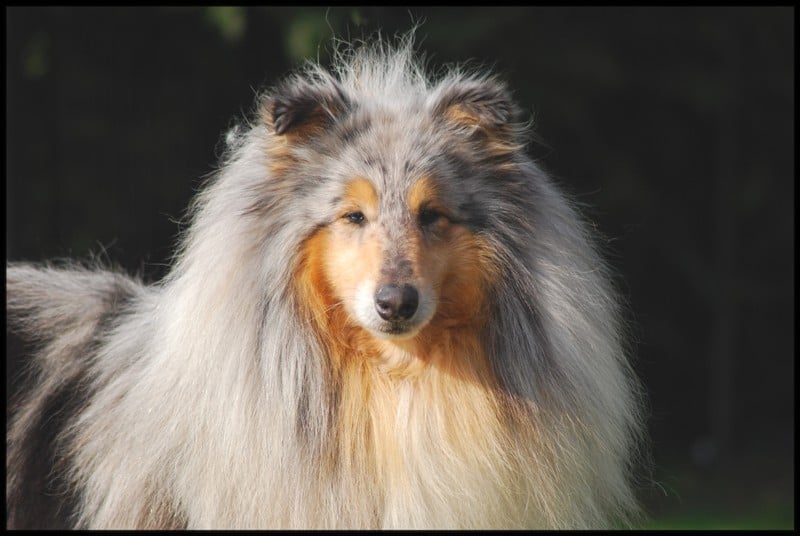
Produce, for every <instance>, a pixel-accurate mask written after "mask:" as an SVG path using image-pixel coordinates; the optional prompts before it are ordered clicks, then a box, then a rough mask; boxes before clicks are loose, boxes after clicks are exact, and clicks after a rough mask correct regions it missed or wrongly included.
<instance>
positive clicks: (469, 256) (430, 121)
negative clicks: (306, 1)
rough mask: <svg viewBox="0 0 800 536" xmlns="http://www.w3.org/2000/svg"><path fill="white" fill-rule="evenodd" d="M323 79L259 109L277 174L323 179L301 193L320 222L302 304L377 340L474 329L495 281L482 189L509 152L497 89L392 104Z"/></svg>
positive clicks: (310, 244) (309, 250) (490, 187)
mask: <svg viewBox="0 0 800 536" xmlns="http://www.w3.org/2000/svg"><path fill="white" fill-rule="evenodd" d="M329 82H330V84H331V85H329V86H322V87H316V88H314V89H313V91H312V90H311V89H309V88H307V87H305V88H302V89H303V90H304V93H302V94H300V93H297V92H296V91H297V90H296V88H294V87H293V86H289V87H288V88H284V90H283V94H282V95H279V96H277V97H273V98H272V99H271V100H269V101H268V102H267V104H266V107H265V108H266V111H265V122H266V123H267V125H268V126H269V127H270V128H271V129H272V131H273V141H274V142H275V145H274V146H273V148H272V149H271V156H272V158H273V161H272V165H273V172H274V173H275V174H276V175H281V176H286V175H287V174H294V175H293V179H291V180H293V181H296V182H303V181H309V179H308V177H315V178H317V177H319V178H322V180H318V181H317V182H314V183H313V186H306V190H307V191H309V192H312V193H308V194H307V195H308V198H313V199H314V204H315V205H316V206H315V207H314V208H315V210H316V213H317V214H322V216H318V218H319V219H320V223H318V224H317V225H316V228H315V230H314V231H313V232H312V234H311V236H310V237H309V238H308V239H307V240H306V241H305V245H304V247H303V252H302V254H301V256H300V259H301V260H300V263H299V264H300V268H299V271H300V273H301V277H300V279H301V280H303V281H305V282H306V283H304V285H305V286H304V287H303V288H304V289H305V290H303V291H302V293H303V296H302V299H303V301H305V302H307V303H310V304H311V308H312V309H314V310H315V311H317V312H316V313H315V314H316V315H317V316H318V317H319V319H320V320H321V321H326V320H325V318H324V317H331V318H335V319H336V320H335V321H334V323H335V324H336V325H338V326H339V328H342V327H343V326H347V327H357V328H359V329H361V330H363V331H364V332H366V333H368V334H369V335H370V336H372V337H373V338H376V339H383V340H390V341H402V340H407V339H412V338H414V337H417V336H419V335H421V334H425V333H426V332H427V333H428V334H429V335H430V336H433V337H435V336H436V334H437V332H438V330H442V329H453V328H455V329H458V328H474V327H475V326H476V324H479V323H480V318H481V315H482V314H483V311H484V305H485V298H486V293H487V288H488V287H489V286H490V284H491V280H492V278H493V277H494V275H493V266H494V263H493V261H492V255H491V254H490V251H491V248H489V247H488V246H487V243H486V241H485V234H484V233H483V231H484V230H485V229H486V226H487V222H489V221H490V220H491V218H492V216H491V214H490V211H491V210H492V209H493V207H492V200H491V199H492V195H491V194H487V192H491V191H496V190H497V189H498V188H499V185H498V183H499V181H498V180H497V179H496V177H494V176H493V172H494V171H495V170H497V169H499V168H500V166H501V165H504V163H507V161H508V159H507V158H506V157H507V156H508V154H509V153H510V152H512V151H513V148H512V147H511V144H510V143H509V141H508V137H507V134H508V130H507V129H506V128H505V127H506V123H504V121H506V120H507V117H505V115H507V114H505V112H503V106H505V105H504V104H502V103H500V104H498V102H500V100H501V99H500V96H498V91H500V90H498V88H497V87H496V86H494V85H491V84H490V85H489V86H487V87H473V86H468V87H456V88H449V91H439V92H438V93H434V94H433V95H423V96H418V98H416V99H407V100H406V101H405V103H404V104H403V105H395V104H394V103H391V102H387V101H386V100H384V101H380V100H378V101H377V103H376V101H375V100H374V99H371V100H370V99H365V101H364V102H359V101H357V100H356V98H357V97H358V95H355V96H354V95H347V94H346V92H345V90H344V89H342V88H341V87H338V86H337V85H336V84H335V83H334V82H332V81H329ZM503 102H504V101H503ZM497 108H500V111H498V109H497ZM501 116H502V117H501ZM490 183H491V184H490ZM481 198H485V199H484V200H482V199H481ZM301 286H302V285H301ZM328 325H329V326H330V322H328Z"/></svg>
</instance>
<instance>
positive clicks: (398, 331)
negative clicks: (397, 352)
mask: <svg viewBox="0 0 800 536" xmlns="http://www.w3.org/2000/svg"><path fill="white" fill-rule="evenodd" d="M421 328H422V326H421V325H419V324H410V323H406V322H382V323H381V324H380V325H378V326H373V327H371V328H367V329H369V331H370V333H372V335H374V336H375V337H376V338H378V339H384V340H389V341H399V340H406V339H411V338H413V337H414V336H416V334H417V333H419V330H420V329H421Z"/></svg>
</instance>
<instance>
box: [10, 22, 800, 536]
mask: <svg viewBox="0 0 800 536" xmlns="http://www.w3.org/2000/svg"><path fill="white" fill-rule="evenodd" d="M416 22H421V23H422V24H421V27H420V28H419V30H418V31H417V43H418V47H419V48H420V50H422V51H424V52H426V53H428V55H429V57H430V60H431V64H432V65H434V66H437V65H441V64H443V63H449V62H455V61H464V60H468V59H472V60H474V61H475V62H476V63H477V64H482V65H486V66H488V67H491V68H493V69H494V70H495V71H497V72H499V73H500V74H501V75H502V76H503V77H504V78H505V79H506V80H507V81H508V82H509V84H510V86H511V87H512V88H513V89H514V90H515V96H516V98H517V100H518V101H519V102H520V103H521V105H522V106H523V107H524V109H525V110H526V111H527V112H529V113H531V114H532V115H533V118H534V123H535V130H536V133H537V136H538V137H539V138H541V140H542V141H543V143H533V144H532V145H531V151H532V153H533V154H534V156H536V157H537V159H539V160H540V161H541V163H542V165H543V166H544V167H545V168H546V169H548V170H549V171H550V172H552V173H553V175H554V176H555V177H557V178H558V179H559V181H560V182H561V183H562V184H563V186H564V188H565V189H566V190H567V191H568V192H570V193H571V194H572V195H573V196H574V197H575V198H576V199H577V200H579V201H580V202H581V203H585V204H586V205H587V208H586V211H585V214H586V216H587V218H589V219H590V220H591V221H592V222H594V223H595V224H596V226H597V229H598V231H599V232H600V233H602V235H604V236H605V237H606V238H607V243H606V245H605V247H606V249H607V250H608V257H609V260H610V262H611V264H612V266H613V267H614V269H615V270H616V272H618V273H619V274H620V280H621V281H622V282H623V283H622V288H623V291H624V294H625V297H626V298H627V300H628V302H629V304H630V321H631V322H632V325H633V328H634V329H633V331H634V335H635V343H636V344H635V348H636V355H635V366H636V369H637V371H638V372H639V373H640V375H641V376H642V378H643V379H644V382H645V383H646V386H647V390H648V393H649V405H650V414H651V415H650V420H649V430H650V436H651V450H652V452H653V460H654V467H655V469H654V471H653V474H652V478H653V480H654V482H652V483H647V482H645V483H644V484H643V485H642V497H643V500H644V501H645V504H646V505H647V509H648V512H649V513H650V515H651V516H652V519H653V521H651V526H655V527H684V526H685V527H701V528H702V527H768V526H776V527H784V528H785V527H792V526H793V523H794V507H793V503H794V337H793V335H794V328H793V326H794V260H793V259H794V151H793V150H794V51H793V50H794V9H793V8H790V7H761V8H687V7H681V8H632V7H625V8H587V7H580V8H522V7H518V8H493V9H489V8H467V7H458V8H411V9H406V8H393V7H380V8H378V7H372V8H369V7H359V8H331V9H323V8H275V7H272V8H234V7H228V8H212V7H202V8H139V9H133V8H80V9H79V8H19V7H18V8H8V9H7V10H6V29H7V42H6V44H7V52H6V54H7V56H6V62H7V63H6V88H7V98H6V114H7V124H6V125H7V126H6V139H7V141H6V158H7V164H6V166H7V167H6V174H7V176H6V193H7V201H6V211H7V214H6V223H7V231H6V240H7V250H6V256H7V258H8V259H9V260H23V259H24V260H43V259H52V258H56V257H73V258H82V259H85V258H88V257H89V256H90V255H99V256H100V257H102V258H104V259H107V260H110V261H113V262H114V263H116V264H118V265H121V266H122V267H124V268H126V269H127V270H129V271H135V272H139V273H141V274H143V275H144V276H145V277H146V278H147V279H150V280H154V279H157V278H159V277H161V276H162V275H163V274H164V273H165V270H166V264H167V263H168V262H169V260H170V255H171V252H172V251H173V246H174V244H175V237H176V234H177V232H178V231H179V228H180V226H179V224H178V223H177V221H178V220H179V219H180V218H181V217H182V216H183V215H184V213H185V208H186V206H187V204H188V201H189V199H190V198H191V197H192V195H193V194H194V193H195V192H196V190H197V188H198V187H199V185H200V184H201V182H202V179H203V178H204V177H206V176H207V175H208V174H209V173H211V172H212V171H213V170H214V166H215V165H216V164H217V157H218V156H219V153H220V148H221V139H222V133H223V132H224V131H225V130H226V129H227V128H228V127H230V126H231V125H232V124H233V122H234V120H235V119H237V118H241V116H242V115H243V114H244V113H248V112H249V111H250V110H251V106H252V102H253V97H254V95H255V91H256V90H257V89H259V88H262V87H264V85H265V84H273V83H275V82H276V81H277V79H278V78H279V77H280V76H281V75H283V74H285V73H286V72H287V70H289V69H291V68H292V67H293V66H296V65H298V63H299V62H300V61H301V60H302V59H303V58H306V57H317V56H319V58H320V59H321V60H322V61H323V63H324V62H326V61H327V59H328V57H329V56H328V52H329V50H330V46H329V37H330V35H331V34H332V32H333V33H335V35H337V36H338V37H342V38H345V39H347V38H355V37H362V36H368V35H370V34H372V32H373V31H374V30H375V29H377V28H382V30H383V34H384V35H387V36H392V35H394V34H395V33H396V32H398V31H406V30H408V29H409V28H410V27H411V26H412V25H413V23H416ZM10 363H11V364H10V367H11V368H10V371H11V373H12V375H13V372H14V370H15V369H14V364H15V362H14V361H13V360H12V361H10Z"/></svg>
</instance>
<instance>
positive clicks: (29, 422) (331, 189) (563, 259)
mask: <svg viewBox="0 0 800 536" xmlns="http://www.w3.org/2000/svg"><path fill="white" fill-rule="evenodd" d="M453 105H460V106H462V107H463V109H464V110H465V112H466V113H468V114H469V116H470V117H473V118H475V119H476V123H475V124H459V123H458V122H453V121H451V120H449V119H448V117H447V110H448V109H450V108H451V107H452V106H453ZM317 112H321V113H322V114H323V116H322V117H323V119H322V120H319V118H317V119H314V117H315V116H314V114H315V113H317ZM317 120H319V121H321V122H320V124H319V125H315V130H313V131H312V132H310V133H304V134H303V137H302V139H301V141H300V142H298V143H295V144H293V145H291V146H290V147H289V148H288V149H286V150H285V151H284V152H283V153H282V156H281V158H287V159H289V161H290V162H291V165H290V166H288V167H287V168H286V169H285V170H284V171H283V172H281V174H280V176H275V175H274V174H273V173H272V171H271V170H272V169H273V163H274V162H272V161H271V158H273V156H271V155H274V154H275V153H274V152H271V149H274V148H275V147H277V146H278V145H279V144H280V143H281V140H282V137H284V136H291V135H292V134H293V133H297V132H301V131H302V132H305V131H303V130H302V129H304V128H305V127H307V126H308V125H307V123H308V122H309V121H317ZM517 121H518V111H517V108H516V105H515V104H514V103H513V102H512V100H511V98H510V94H509V91H508V90H507V88H506V87H505V86H504V85H503V84H502V83H501V82H499V81H498V80H497V79H495V78H491V77H487V76H484V75H482V74H473V73H466V72H462V71H460V70H459V69H457V68H454V69H451V70H449V71H447V72H445V73H443V74H442V75H441V76H440V77H439V78H438V79H431V78H428V77H427V76H426V75H425V74H424V73H423V72H422V70H421V68H420V67H419V66H418V64H417V63H416V62H415V61H414V59H413V57H412V54H411V46H410V43H404V44H403V45H401V46H400V47H398V48H397V49H391V48H390V47H388V45H385V44H380V43H378V44H376V45H373V46H371V47H363V48H362V49H359V50H351V49H347V50H343V51H340V53H339V55H338V58H337V62H336V64H335V68H334V70H333V71H332V72H328V71H325V70H324V69H322V68H321V67H319V66H317V65H309V66H308V67H307V68H306V69H305V70H304V71H302V72H300V73H298V74H297V75H295V76H294V77H292V78H290V79H289V80H288V81H287V82H285V83H284V84H283V85H280V86H278V87H277V88H276V89H274V90H272V91H270V92H267V93H265V94H264V95H263V96H262V97H261V98H260V109H259V116H258V117H257V118H254V119H253V121H252V123H251V124H249V125H244V126H243V127H242V128H239V129H237V130H234V131H232V132H231V133H230V134H229V136H228V142H229V146H230V149H229V153H228V155H227V157H226V158H225V161H224V162H223V165H222V167H221V169H220V171H219V173H218V174H217V176H216V178H215V179H213V180H212V181H211V182H210V183H209V184H208V185H207V186H206V188H205V189H204V190H203V191H202V192H201V193H200V194H199V196H198V198H197V199H196V201H195V203H194V205H193V207H192V225H191V227H190V228H189V229H188V231H187V233H186V234H185V236H184V237H183V239H182V245H181V247H180V249H179V251H178V253H177V255H176V261H175V264H174V267H173V269H172V271H171V272H170V273H169V275H168V276H167V277H166V278H165V279H164V280H163V281H162V282H161V283H159V284H158V285H153V286H144V285H143V284H142V283H141V282H139V281H135V280H133V279H129V278H127V277H126V276H123V275H120V274H117V273H112V272H108V271H88V270H83V269H69V270H56V269H52V268H36V267H33V266H30V265H24V264H10V265H9V266H8V272H7V292H8V294H7V296H8V297H7V311H8V315H9V319H10V321H12V322H13V323H14V324H15V325H19V326H20V327H21V328H22V330H24V331H25V332H26V333H28V334H30V335H33V336H34V337H36V338H37V339H38V340H39V341H40V350H39V351H38V353H37V354H36V355H35V356H34V357H33V358H32V359H33V360H32V361H31V365H30V366H31V367H33V368H34V369H35V373H34V374H33V379H34V381H33V385H34V387H33V388H32V389H31V390H30V391H29V392H26V393H23V395H22V397H21V403H20V405H19V407H18V410H17V412H16V414H15V417H14V419H13V421H12V422H11V424H10V428H9V436H8V450H9V453H8V455H7V471H8V477H7V478H8V480H7V486H8V496H9V499H8V503H7V504H8V507H9V523H10V524H11V525H16V526H32V525H33V524H35V523H34V521H36V519H34V517H36V516H41V512H37V509H36V507H35V505H32V504H30V501H31V500H33V499H31V497H35V496H36V495H35V494H36V493H40V492H44V491H46V490H42V489H41V488H42V486H43V485H44V484H42V482H41V478H40V479H39V480H36V479H31V478H29V477H30V475H31V472H30V470H29V467H30V465H31V460H30V454H28V453H29V452H30V451H31V449H32V448H33V447H32V445H35V444H37V443H36V441H38V439H37V437H38V435H37V434H39V433H40V430H39V429H38V428H37V426H38V424H37V423H40V422H41V419H42V418H43V417H42V415H41V414H40V412H41V411H43V410H44V409H46V408H48V407H50V406H52V400H54V398H57V397H59V396H60V397H65V396H66V397H67V398H68V399H69V398H70V396H72V398H71V399H70V400H72V402H70V404H68V408H67V409H68V414H67V415H66V416H65V418H64V419H62V420H63V423H62V424H63V426H62V428H61V429H60V430H58V431H57V432H55V433H54V434H53V435H52V437H50V439H49V440H47V441H50V443H48V445H47V449H46V450H47V452H49V454H48V456H49V457H50V459H48V460H45V462H44V463H47V464H49V465H48V467H51V468H52V469H53V472H52V473H51V477H52V478H57V480H58V483H57V484H58V486H57V487H59V489H60V492H62V493H65V494H67V495H68V496H69V498H70V501H65V502H64V504H60V505H55V506H51V507H50V508H51V510H53V511H58V512H60V514H58V515H55V514H52V515H51V517H50V518H47V519H50V521H48V523H53V524H57V523H59V522H60V523H64V524H67V525H70V526H77V527H88V528H160V527H167V528H175V527H186V528H270V527H294V528H370V527H375V528H402V527H416V528H426V527H427V528H458V527H467V528H475V527H482V526H483V527H495V528H501V527H512V528H513V527H517V528H520V527H536V528H601V527H607V526H609V525H611V524H613V523H615V522H625V521H626V520H629V519H630V518H631V516H632V515H633V514H635V513H636V511H637V506H636V501H635V497H634V493H633V490H632V487H631V478H632V468H633V463H634V461H635V459H636V451H637V445H638V444H639V440H640V436H641V410H640V401H639V394H638V384H637V382H636V380H635V378H634V375H633V373H632V371H631V368H630V366H629V365H628V362H627V360H626V356H625V349H624V346H623V339H622V332H623V330H622V325H621V320H620V311H619V306H618V304H617V301H616V299H615V297H614V295H615V293H614V289H613V288H612V286H611V284H610V282H609V281H610V279H609V276H608V272H607V269H606V268H605V265H604V263H603V262H602V260H601V259H600V257H599V255H598V253H597V252H596V250H595V247H594V246H593V245H592V240H591V239H590V237H589V236H588V234H587V228H586V226H585V224H583V223H582V221H581V218H580V216H579V214H578V213H577V211H576V210H575V209H574V208H573V207H572V206H571V205H570V203H569V202H568V201H567V200H566V199H565V197H564V195H563V194H562V193H561V192H560V191H559V190H558V188H557V187H556V185H554V184H553V182H552V181H551V180H550V179H549V178H548V177H547V176H546V175H545V174H544V173H543V172H542V170H541V169H539V168H538V167H537V166H536V165H535V164H534V163H533V162H532V161H531V160H530V159H529V158H528V157H527V156H526V155H525V153H524V151H523V150H522V149H521V147H523V146H524V144H525V141H526V139H525V136H526V133H525V129H524V128H523V127H522V126H521V125H520V124H518V123H517ZM494 142H500V143H501V145H503V146H504V147H506V148H508V150H505V151H503V150H498V149H497V147H493V146H492V145H491V143H494ZM424 174H430V175H434V176H436V177H440V178H441V181H440V185H441V188H442V190H443V196H444V197H445V198H446V200H447V202H448V206H449V207H450V208H451V209H452V211H453V219H454V221H456V222H458V223H460V224H463V225H465V226H467V227H468V228H469V229H470V230H471V231H472V232H474V233H478V234H480V235H481V236H482V237H484V238H485V239H486V240H487V241H488V243H489V244H491V246H492V250H493V253H494V257H495V262H496V263H497V266H498V272H499V281H497V283H496V284H495V286H494V288H493V289H492V295H491V315H490V322H489V325H488V326H487V334H488V335H487V337H486V348H485V350H486V352H487V353H488V355H489V357H490V359H491V363H492V367H493V371H494V374H496V376H497V377H498V378H499V382H500V386H501V389H500V392H498V393H481V392H480V391H475V395H474V397H473V398H472V399H470V400H472V401H473V402H474V407H475V408H484V407H486V408H489V407H497V408H499V409H495V410H491V411H492V412H493V414H496V416H497V419H498V422H502V423H504V424H502V425H501V427H500V429H501V430H502V433H499V434H497V433H496V434H494V435H492V433H490V432H489V431H488V430H489V429H488V428H487V435H486V438H485V440H482V441H481V443H480V444H478V445H475V446H474V449H469V450H465V451H462V450H459V449H458V448H457V447H461V446H460V445H453V449H454V450H452V451H450V450H447V449H448V448H449V447H447V446H446V445H444V444H443V443H441V444H437V443H435V442H434V443H430V444H426V445H427V446H426V447H425V448H424V449H422V450H421V451H420V452H418V453H417V454H414V453H415V452H417V451H416V450H415V449H416V448H417V447H418V446H419V444H418V441H423V439H422V438H425V437H429V438H436V437H439V435H437V434H439V431H437V430H436V429H435V428H431V427H430V426H431V425H430V424H428V421H429V420H430V419H427V418H426V417H425V413H423V411H429V412H432V413H429V415H438V414H437V413H435V412H436V411H439V409H438V408H429V409H428V410H423V409H419V408H417V407H415V406H414V404H413V401H414V400H415V397H416V396H417V395H416V394H415V389H417V388H419V387H415V385H414V384H412V383H409V382H405V383H402V382H398V384H397V385H396V386H395V388H396V392H395V393H396V396H397V406H396V411H395V414H396V415H397V418H398V421H397V425H396V426H397V427H398V428H397V429H398V430H401V431H402V432H403V434H402V435H401V436H398V441H399V442H405V441H408V444H407V445H406V449H405V454H404V455H405V456H409V458H408V459H407V460H406V461H405V462H403V463H404V465H403V467H405V469H406V470H407V472H406V473H401V474H405V475H406V476H405V480H403V481H402V483H398V482H400V481H397V480H391V479H388V477H387V478H383V477H382V476H380V475H379V477H378V478H377V480H376V477H375V476H374V475H373V474H371V473H370V472H369V471H367V470H366V469H367V467H366V466H363V465H359V463H364V462H363V460H362V461H361V462H359V460H361V458H359V457H358V454H354V455H353V456H354V458H353V460H355V461H353V462H352V464H351V465H347V464H345V460H346V459H350V458H349V457H348V456H350V454H349V453H344V452H338V451H337V450H336V448H334V446H335V442H334V438H335V437H336V434H337V430H338V427H339V426H340V423H339V422H338V421H337V410H336V407H337V404H338V403H339V401H340V400H341V399H342V396H343V393H341V392H340V391H339V389H340V388H341V385H343V384H341V383H339V382H338V381H337V380H336V379H335V378H334V376H333V375H332V372H331V370H330V369H329V367H328V364H327V363H326V360H325V355H326V353H325V348H324V347H323V344H322V343H321V342H320V341H319V340H318V339H317V338H316V337H315V335H314V333H313V331H312V330H311V328H310V327H309V326H308V325H307V324H306V323H305V322H304V320H303V319H302V317H300V316H299V315H298V306H299V304H298V302H297V297H296V296H294V295H293V291H292V288H293V287H292V284H291V283H292V278H293V275H294V272H295V267H296V263H297V252H298V251H299V249H300V245H301V243H302V241H303V240H304V239H305V238H306V237H308V236H309V235H310V234H311V233H312V232H314V231H315V230H316V229H319V228H320V227H323V226H326V225H329V224H330V223H331V222H332V221H333V220H334V219H335V218H336V217H337V215H336V213H335V211H334V207H335V200H336V199H337V197H338V196H340V195H341V191H342V187H343V184H344V183H345V181H346V180H347V179H348V178H350V177H353V176H364V177H369V178H370V179H371V180H372V181H373V182H374V183H375V185H376V189H377V190H378V191H379V192H381V196H382V197H381V206H380V218H381V221H380V225H382V226H384V227H385V228H387V229H391V228H395V227H396V226H398V225H399V224H400V222H401V221H402V220H403V218H406V217H407V215H406V213H405V212H404V210H403V209H402V207H403V199H402V196H401V193H402V192H405V191H406V190H407V188H408V187H409V186H410V184H411V183H412V182H413V180H415V179H416V178H418V177H420V176H422V175H424ZM431 374H434V372H432V373H431ZM437 381H442V382H444V381H446V380H445V379H441V380H437ZM431 385H433V384H431ZM65 386H68V387H69V389H67V390H66V391H65V388H64V387H65ZM431 389H433V387H431ZM459 389H462V390H464V391H463V392H472V391H468V390H469V389H475V387H470V386H460V387H459ZM70 393H72V395H71V394H70ZM393 396H394V395H393ZM73 399H74V400H73ZM47 400H50V401H51V403H50V404H49V405H48V404H47V403H45V401H47ZM471 403H472V402H470V403H468V404H466V405H465V407H464V411H470V407H472V406H470V405H469V404H471ZM481 404H483V405H481ZM442 411H443V410H442ZM487 411H489V410H487ZM403 415H404V416H405V417H403V419H404V420H403V421H401V420H399V419H400V417H401V416H403ZM445 418H447V415H446V414H445ZM403 423H404V424H403ZM431 441H432V439H431ZM439 445H441V447H440V446H439ZM354 448H357V447H356V446H354ZM456 452H459V453H461V454H459V455H458V456H455V455H454V454H453V453H456ZM414 456H416V457H414ZM459 456H461V457H460V458H459ZM365 459H366V458H365ZM323 466H325V467H328V466H330V467H333V468H335V469H332V470H331V472H330V473H328V472H326V470H323ZM426 478H427V479H428V480H425V479H426ZM393 482H394V483H393ZM51 485H53V484H52V483H51ZM36 486H38V487H39V490H38V491H37V490H35V489H33V488H34V487H36ZM51 487H52V486H51ZM67 510H69V511H67ZM40 519H41V517H40Z"/></svg>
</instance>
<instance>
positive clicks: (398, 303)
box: [375, 285, 419, 320]
mask: <svg viewBox="0 0 800 536" xmlns="http://www.w3.org/2000/svg"><path fill="white" fill-rule="evenodd" d="M418 304H419V293H418V292H417V289H415V288H414V287H412V286H411V285H403V286H402V287H401V286H397V285H384V286H382V287H381V288H379V289H378V291H377V292H376V293H375V309H376V310H377V311H378V314H379V315H381V318H383V319H384V320H408V319H409V318H411V317H412V316H414V313H416V312H417V305H418Z"/></svg>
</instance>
